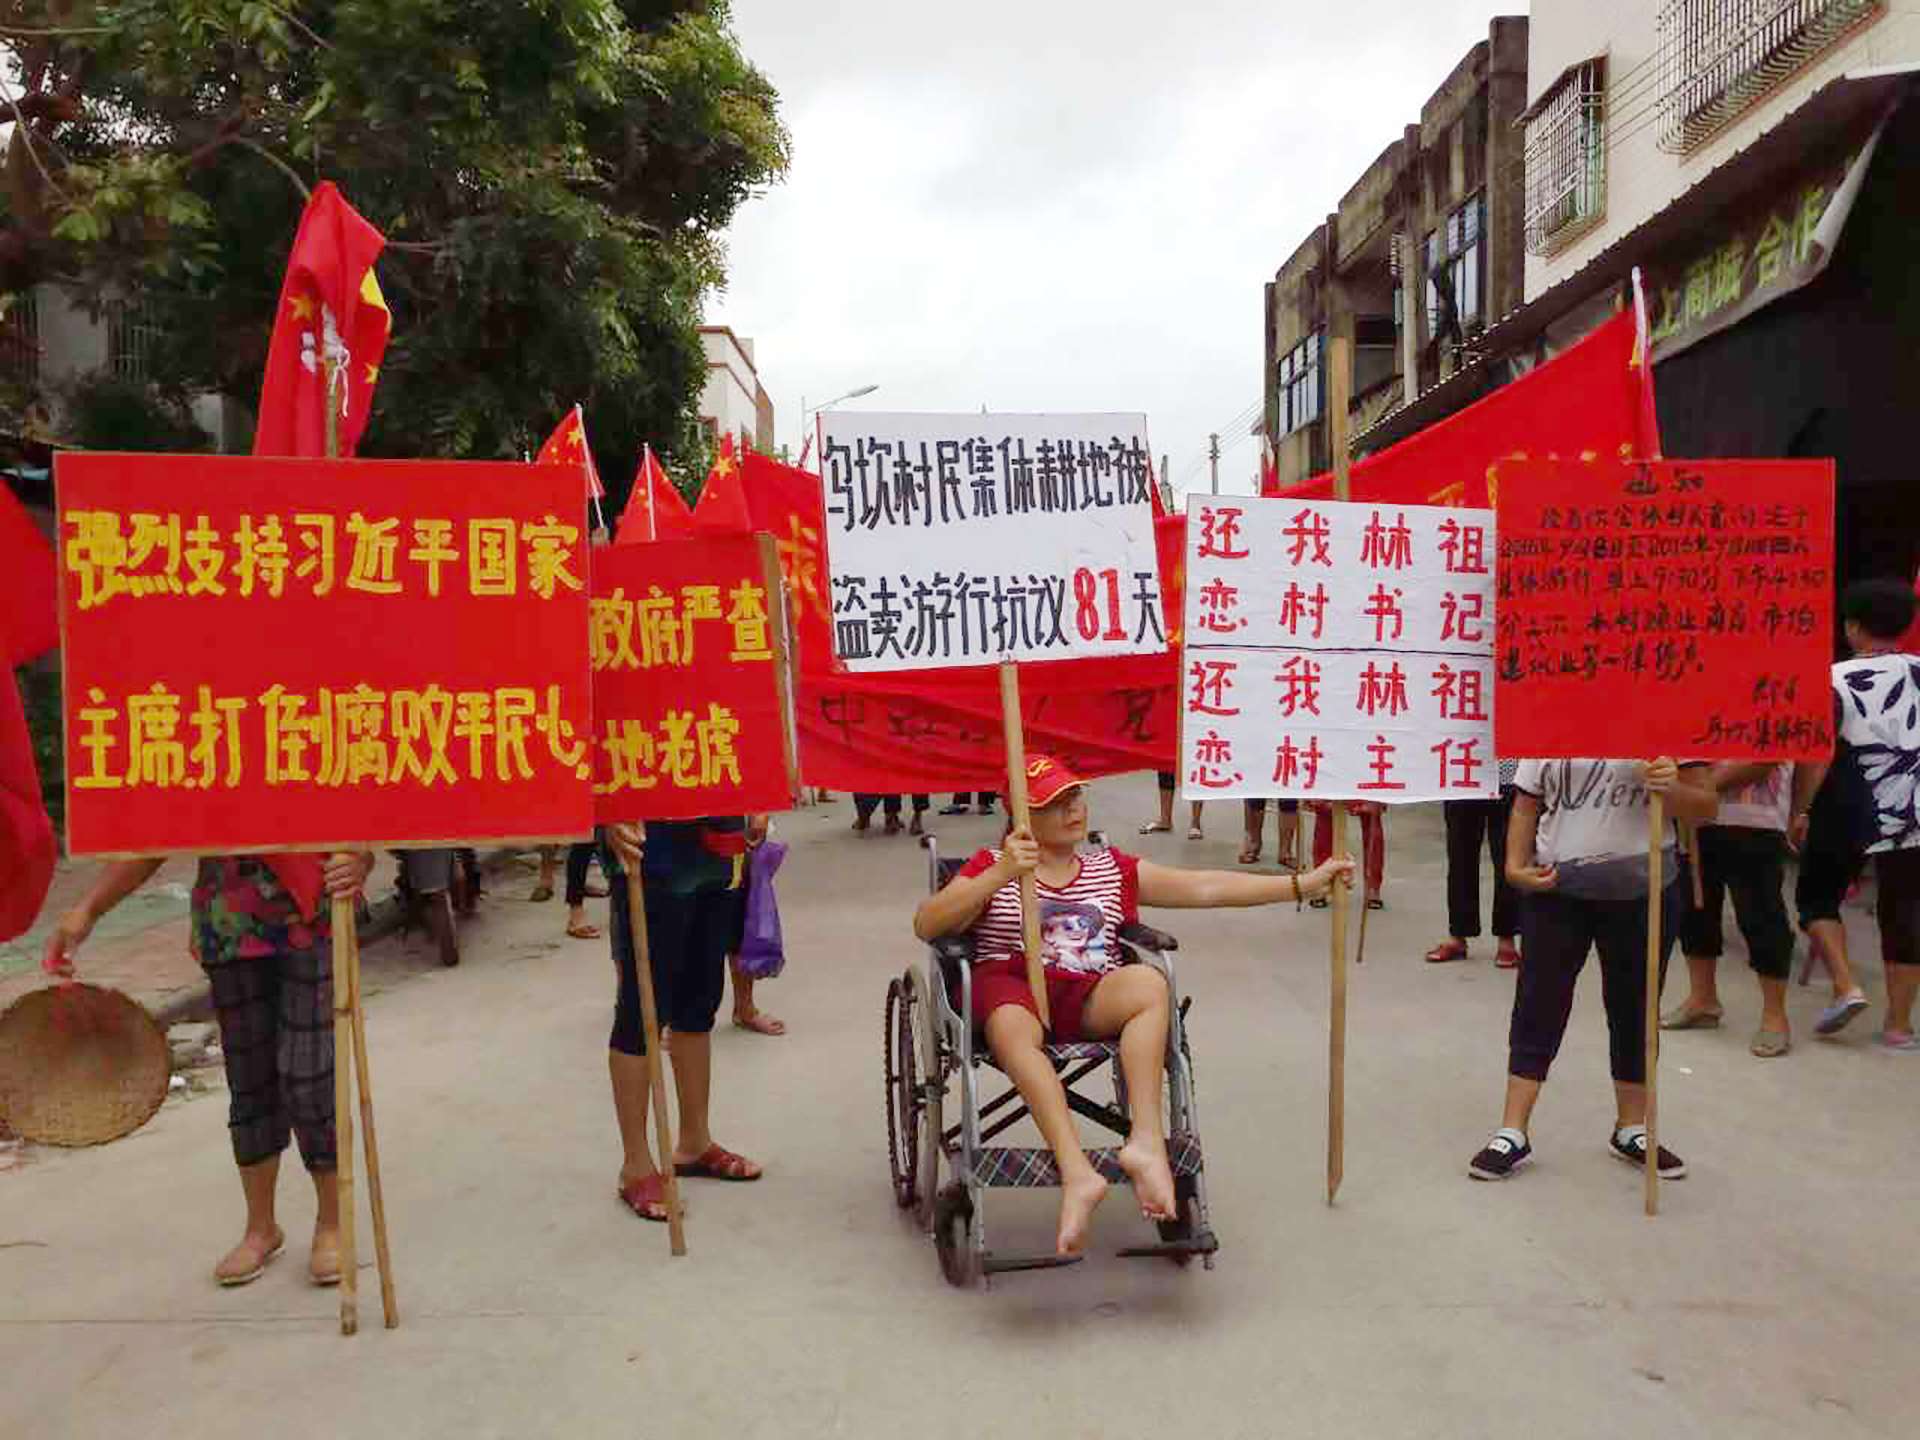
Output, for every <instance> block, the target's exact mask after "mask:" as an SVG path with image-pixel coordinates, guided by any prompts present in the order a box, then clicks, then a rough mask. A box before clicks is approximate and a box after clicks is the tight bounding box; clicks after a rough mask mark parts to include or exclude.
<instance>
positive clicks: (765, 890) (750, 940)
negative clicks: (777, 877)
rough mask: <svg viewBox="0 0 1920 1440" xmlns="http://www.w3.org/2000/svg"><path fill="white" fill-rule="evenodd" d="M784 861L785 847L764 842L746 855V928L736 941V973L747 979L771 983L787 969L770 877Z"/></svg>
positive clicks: (778, 913)
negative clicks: (738, 962) (738, 953)
mask: <svg viewBox="0 0 1920 1440" xmlns="http://www.w3.org/2000/svg"><path fill="white" fill-rule="evenodd" d="M786 858H787V847H786V846H785V845H782V844H781V843H780V842H779V841H778V840H767V841H764V842H763V843H761V844H760V845H757V846H755V847H754V849H753V850H752V851H751V852H750V853H749V854H748V856H747V925H746V934H745V936H744V937H743V938H742V939H741V941H740V973H741V974H742V975H745V976H746V977H747V978H748V979H750V980H771V979H773V977H774V976H776V975H778V974H779V973H780V972H781V971H782V970H784V969H786V968H787V952H786V948H785V947H784V946H783V945H782V944H781V941H780V902H779V900H777V899H776V898H775V897H774V893H773V876H774V872H775V871H777V870H778V869H779V868H780V862H781V861H782V860H785V859H786Z"/></svg>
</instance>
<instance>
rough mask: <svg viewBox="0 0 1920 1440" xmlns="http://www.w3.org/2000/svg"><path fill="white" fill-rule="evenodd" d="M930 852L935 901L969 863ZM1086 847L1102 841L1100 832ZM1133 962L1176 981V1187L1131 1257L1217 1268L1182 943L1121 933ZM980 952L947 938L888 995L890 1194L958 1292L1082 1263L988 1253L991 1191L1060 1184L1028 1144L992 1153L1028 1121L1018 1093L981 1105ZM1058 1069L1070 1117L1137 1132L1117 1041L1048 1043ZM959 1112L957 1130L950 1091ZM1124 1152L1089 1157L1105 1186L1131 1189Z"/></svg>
mask: <svg viewBox="0 0 1920 1440" xmlns="http://www.w3.org/2000/svg"><path fill="white" fill-rule="evenodd" d="M920 843H921V845H922V847H923V848H924V849H925V850H926V852H927V880H928V888H929V892H930V893H931V892H933V891H938V890H939V889H940V888H941V887H942V886H944V885H946V884H947V882H948V881H950V880H952V879H953V877H954V876H955V875H956V874H957V873H958V872H959V871H960V869H961V866H962V864H963V863H964V862H962V861H959V860H943V859H941V858H940V850H939V845H938V843H937V841H936V840H935V839H934V837H933V836H931V835H929V836H927V837H925V838H924V839H923V840H922V841H921V842H920ZM1090 843H1093V844H1095V845H1099V844H1103V843H1104V841H1103V840H1102V839H1101V837H1100V836H1099V835H1098V834H1096V835H1094V836H1092V837H1091V840H1090ZM1118 938H1119V941H1120V949H1121V953H1122V954H1123V956H1124V957H1125V963H1127V964H1140V965H1152V966H1153V967H1154V968H1156V969H1158V970H1159V971H1160V972H1161V973H1162V974H1163V975H1165V976H1166V979H1167V989H1168V991H1169V995H1170V999H1171V1003H1170V1004H1169V1006H1168V1007H1167V1013H1168V1016H1169V1019H1168V1025H1167V1058H1166V1084H1167V1104H1166V1109H1165V1112H1164V1113H1165V1116H1166V1123H1167V1131H1168V1134H1167V1158H1168V1160H1169V1161H1170V1162H1171V1165H1172V1169H1173V1178H1174V1198H1175V1210H1176V1213H1175V1217H1174V1218H1173V1219H1171V1220H1161V1221H1156V1222H1155V1226H1156V1228H1157V1229H1158V1231H1159V1238H1158V1240H1157V1241H1156V1242H1154V1243H1150V1244H1143V1245H1135V1246H1129V1247H1127V1248H1126V1249H1123V1250H1121V1251H1120V1252H1119V1254H1120V1255H1121V1256H1123V1257H1126V1258H1151V1257H1161V1258H1165V1259H1168V1260H1170V1261H1172V1262H1174V1263H1175V1264H1177V1265H1182V1266H1184V1265H1188V1264H1190V1263H1191V1262H1192V1261H1193V1259H1194V1258H1195V1257H1196V1256H1198V1257H1199V1259H1200V1262H1201V1264H1202V1266H1203V1267H1204V1268H1206V1269H1208V1270H1211V1269H1212V1268H1213V1257H1214V1254H1215V1252H1217V1251H1218V1250H1219V1248H1220V1242H1219V1240H1218V1239H1217V1238H1216V1236H1215V1235H1214V1233H1213V1228H1212V1224H1211V1222H1210V1220H1209V1216H1208V1211H1207V1186H1206V1173H1205V1168H1204V1165H1203V1162H1202V1155H1201V1148H1200V1130H1199V1122H1198V1118H1197V1116H1196V1113H1195V1105H1194V1083H1193V1057H1192V1054H1191V1052H1190V1050H1189V1049H1188V1045H1187V1026H1186V1020H1187V1009H1188V1007H1189V1006H1190V1005H1191V1004H1192V1001H1191V999H1187V1000H1183V999H1181V996H1180V990H1179V986H1178V984H1177V983H1176V981H1175V978H1174V965H1173V956H1174V952H1175V951H1176V950H1178V949H1179V943H1178V942H1177V941H1176V940H1175V939H1174V938H1173V937H1172V936H1171V935H1167V934H1163V933H1162V932H1160V931H1158V930H1155V929H1153V928H1152V927H1150V926H1147V925H1142V924H1139V923H1137V922H1136V923H1130V924H1128V925H1125V926H1123V927H1122V928H1121V930H1120V932H1119V937H1118ZM972 948H973V947H972V944H971V942H970V941H969V940H968V939H967V938H966V937H964V936H943V937H942V938H941V939H939V940H936V941H934V942H933V943H932V944H931V945H929V946H928V947H927V951H928V953H927V955H926V958H925V959H924V961H922V962H921V963H920V964H918V965H914V966H910V967H908V969H907V970H906V971H905V973H903V974H902V975H900V976H899V977H898V978H896V979H894V980H892V981H890V982H889V983H888V985H887V1001H886V1011H885V1019H884V1034H883V1040H884V1078H885V1088H886V1111H887V1161H888V1165H889V1167H890V1170H891V1174H892V1183H893V1197H894V1201H895V1203H896V1204H897V1205H898V1206H899V1207H900V1209H902V1210H904V1211H910V1212H911V1213H912V1215H913V1217H914V1219H915V1221H916V1222H917V1223H918V1224H919V1226H920V1228H921V1229H922V1230H924V1231H930V1232H931V1233H932V1236H933V1244H934V1250H935V1252H936V1253H937V1255H938V1257H939V1261H940V1270H941V1273H942V1274H944V1275H945V1277H946V1279H947V1281H948V1282H949V1283H950V1284H952V1285H955V1286H959V1287H963V1288H964V1287H970V1286H973V1285H976V1284H981V1285H984V1284H987V1283H989V1282H990V1281H991V1278H992V1277H993V1276H994V1275H997V1274H1002V1273H1005V1272H1008V1271H1016V1270H1045V1269H1054V1268H1058V1267H1061V1266H1065V1265H1072V1264H1076V1263H1078V1262H1079V1261H1080V1260H1081V1259H1082V1258H1083V1257H1082V1256H1079V1255H1073V1256H1060V1255H1054V1254H1052V1253H1048V1254H1044V1255H1020V1254H1011V1253H1006V1252H1001V1251H995V1250H993V1249H992V1248H990V1247H989V1245H988V1243H987V1226H986V1217H985V1202H986V1196H987V1192H988V1191H990V1190H994V1189H1002V1188H1009V1189H1045V1188H1052V1187H1057V1186H1058V1185H1059V1183H1060V1171H1059V1165H1058V1163H1057V1162H1056V1161H1055V1159H1054V1156H1053V1152H1052V1151H1051V1150H1049V1149H1047V1148H1046V1147H1045V1146H1041V1147H1039V1148H1027V1147H1020V1146H997V1145H993V1144H990V1143H989V1142H991V1141H992V1140H994V1139H995V1138H996V1137H997V1136H999V1135H1001V1134H1002V1133H1004V1132H1005V1131H1006V1130H1008V1129H1010V1128H1011V1127H1012V1126H1014V1125H1015V1124H1017V1123H1018V1122H1019V1121H1020V1120H1022V1119H1023V1118H1025V1117H1026V1115H1027V1113H1028V1111H1027V1106H1026V1104H1025V1102H1024V1101H1022V1100H1021V1098H1020V1093H1019V1092H1018V1091H1017V1090H1015V1089H1014V1088H1013V1086H1012V1084H1011V1083H1008V1084H1007V1085H1006V1086H1005V1089H1004V1090H1003V1091H1002V1093H1000V1094H998V1095H996V1096H995V1097H994V1098H992V1099H990V1100H988V1101H987V1102H986V1103H985V1104H984V1105H983V1104H982V1103H981V1088H982V1081H983V1079H984V1076H983V1074H982V1072H983V1070H986V1069H991V1070H995V1071H996V1072H997V1070H998V1067H997V1066H995V1065H994V1062H993V1058H992V1056H991V1055H990V1054H989V1053H988V1051H987V1048H986V1043H985V1040H984V1038H983V1037H982V1036H981V1035H980V1034H979V1033H978V1032H977V1031H976V1030H975V1028H974V1026H973V1024H972V1021H971V1019H970V1018H969V1017H971V1015H972V1013H973V1005H972V1000H973V994H972V970H973V966H972ZM1046 1055H1047V1058H1048V1059H1049V1060H1051V1061H1052V1062H1053V1066H1054V1069H1055V1070H1056V1071H1057V1072H1058V1073H1059V1075H1060V1078H1061V1080H1062V1082H1063V1084H1064V1085H1065V1087H1066V1092H1067V1104H1068V1105H1069V1106H1070V1107H1071V1108H1072V1111H1073V1113H1074V1114H1076V1115H1078V1116H1080V1117H1082V1118H1084V1119H1086V1120H1090V1121H1092V1122H1093V1123H1094V1124H1095V1125H1097V1126H1099V1127H1101V1128H1102V1129H1104V1130H1107V1131H1111V1132H1112V1133H1113V1134H1114V1135H1116V1136H1118V1137H1120V1139H1122V1140H1123V1139H1124V1138H1125V1137H1126V1135H1127V1133H1128V1130H1129V1128H1130V1123H1129V1112H1128V1105H1127V1092H1126V1079H1125V1077H1124V1075H1123V1074H1122V1072H1121V1069H1120V1049H1119V1046H1118V1044H1116V1043H1115V1042H1112V1041H1089V1042H1084V1043H1079V1044H1072V1045H1049V1046H1047V1048H1046ZM1102 1069H1106V1070H1109V1071H1110V1072H1111V1074H1112V1086H1113V1098H1112V1100H1111V1102H1102V1101H1098V1100H1095V1099H1092V1098H1090V1097H1089V1096H1086V1095H1083V1094H1081V1093H1080V1092H1079V1091H1078V1090H1077V1089H1076V1088H1075V1087H1076V1086H1078V1085H1079V1084H1080V1083H1081V1082H1082V1081H1086V1080H1088V1079H1089V1078H1090V1077H1093V1076H1095V1075H1097V1074H1098V1072H1099V1071H1101V1070H1102ZM955 1081H957V1082H958V1086H957V1089H958V1092H959V1102H958V1104H959V1114H958V1118H957V1120H955V1121H953V1122H952V1123H949V1122H948V1120H947V1114H948V1108H949V1105H950V1104H951V1103H952V1091H953V1090H954V1088H955V1084H954V1082H955ZM1118 1149H1119V1145H1118V1142H1117V1141H1116V1143H1115V1144H1114V1145H1113V1146H1111V1147H1107V1148H1101V1149H1091V1150H1089V1151H1088V1152H1087V1158H1088V1159H1089V1160H1091V1161H1092V1162H1093V1166H1094V1168H1095V1169H1096V1170H1098V1171H1099V1172H1100V1173H1101V1174H1102V1175H1103V1176H1105V1177H1106V1178H1107V1179H1108V1180H1110V1181H1113V1182H1115V1183H1117V1184H1122V1185H1124V1184H1125V1183H1126V1175H1125V1172H1123V1171H1122V1170H1121V1169H1120V1165H1119V1161H1118V1158H1117V1157H1118Z"/></svg>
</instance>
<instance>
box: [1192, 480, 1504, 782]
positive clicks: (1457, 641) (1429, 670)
mask: <svg viewBox="0 0 1920 1440" xmlns="http://www.w3.org/2000/svg"><path fill="white" fill-rule="evenodd" d="M1493 559H1494V547H1493V514H1492V512H1491V511H1486V510H1462V509H1442V508H1438V507H1434V506H1425V505H1375V504H1370V503H1362V504H1342V503H1337V502H1334V501H1302V500H1287V499H1242V498H1237V497H1236V498H1234V499H1231V500H1227V499H1221V498H1218V497H1211V498H1201V497H1195V498H1194V499H1193V500H1191V501H1190V503H1189V508H1188V515H1187V563H1186V581H1187V584H1186V621H1185V627H1184V628H1185V636H1186V645H1185V652H1184V656H1183V661H1182V668H1181V673H1182V695H1181V751H1182V754H1181V773H1182V776H1183V778H1184V789H1185V793H1186V795H1187V797H1188V798H1189V799H1193V800H1205V799H1212V798H1234V797H1238V798H1258V797H1263V796H1278V797H1283V798H1301V799H1318V800H1376V801H1381V802H1384V803H1387V804H1396V803H1404V802H1410V801H1416V800H1435V799H1462V798H1472V797H1478V796H1486V795H1492V794H1495V793H1497V790H1498V783H1497V774H1496V768H1495V764H1494V758H1493V703H1494V695H1493V636H1494V615H1493Z"/></svg>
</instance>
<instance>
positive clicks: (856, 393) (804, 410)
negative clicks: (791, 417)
mask: <svg viewBox="0 0 1920 1440" xmlns="http://www.w3.org/2000/svg"><path fill="white" fill-rule="evenodd" d="M879 388H880V387H879V386H878V385H861V386H858V387H856V388H855V389H852V390H849V391H847V393H846V394H844V395H836V396H834V397H833V399H831V400H822V401H821V402H820V403H819V404H818V405H809V404H807V397H806V396H805V395H802V396H801V397H800V428H801V429H802V430H803V431H804V430H805V429H806V426H807V417H808V416H809V415H812V414H814V413H815V412H816V411H819V410H831V409H832V408H833V407H834V406H836V405H838V404H841V403H842V402H843V401H847V400H858V399H860V398H861V397H862V396H863V395H871V394H873V392H874V391H876V390H878V389H879ZM800 453H801V455H803V456H804V455H805V454H806V453H807V446H806V441H805V438H804V436H803V437H802V440H801V444H800Z"/></svg>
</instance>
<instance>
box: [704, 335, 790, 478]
mask: <svg viewBox="0 0 1920 1440" xmlns="http://www.w3.org/2000/svg"><path fill="white" fill-rule="evenodd" d="M700 345H701V348H702V349H704V350H705V351H706V353H707V383H706V385H705V386H704V387H703V388H702V389H701V391H700V419H701V422H702V423H703V424H704V425H706V427H707V428H708V429H709V430H710V431H711V432H712V433H713V436H714V438H715V439H718V438H719V437H720V436H722V435H731V436H733V440H734V444H736V445H740V446H744V447H746V448H749V449H757V450H763V451H768V452H771V451H772V449H773V401H772V400H771V399H769V398H768V396H767V389H766V386H764V385H762V384H761V383H760V372H759V370H758V369H757V368H756V367H755V365H754V361H753V341H751V340H743V339H742V338H741V337H740V336H738V335H735V334H734V333H733V331H732V330H730V329H729V328H728V327H727V326H725V325H702V326H701V327H700Z"/></svg>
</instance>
